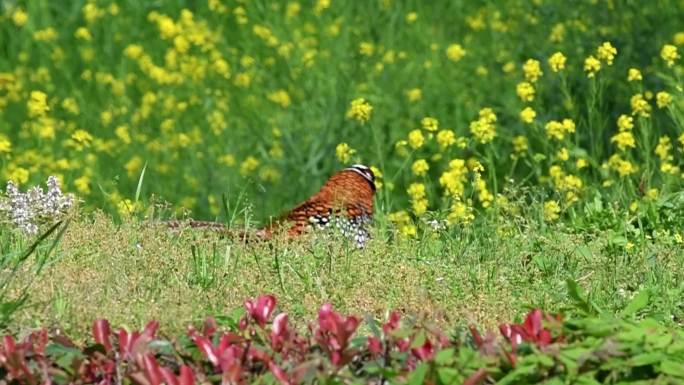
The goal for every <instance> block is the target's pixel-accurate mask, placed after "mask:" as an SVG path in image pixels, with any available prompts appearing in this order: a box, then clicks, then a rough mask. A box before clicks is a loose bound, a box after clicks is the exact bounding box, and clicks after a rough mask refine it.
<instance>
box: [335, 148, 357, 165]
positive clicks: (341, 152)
mask: <svg viewBox="0 0 684 385" xmlns="http://www.w3.org/2000/svg"><path fill="white" fill-rule="evenodd" d="M355 154H356V150H354V149H353V148H351V147H350V146H349V145H348V144H347V143H340V144H338V145H337V147H335V155H336V156H337V159H338V160H339V161H340V163H343V164H348V163H349V161H350V160H351V158H352V156H354V155H355Z"/></svg>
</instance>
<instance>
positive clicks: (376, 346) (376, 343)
mask: <svg viewBox="0 0 684 385" xmlns="http://www.w3.org/2000/svg"><path fill="white" fill-rule="evenodd" d="M368 351H370V352H371V354H372V355H374V356H377V355H379V354H380V353H382V342H380V339H379V338H377V337H374V336H369V337H368Z"/></svg>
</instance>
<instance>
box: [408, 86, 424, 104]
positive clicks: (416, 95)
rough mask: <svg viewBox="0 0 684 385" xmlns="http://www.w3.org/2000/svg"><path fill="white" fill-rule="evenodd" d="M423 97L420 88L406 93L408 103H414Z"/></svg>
mask: <svg viewBox="0 0 684 385" xmlns="http://www.w3.org/2000/svg"><path fill="white" fill-rule="evenodd" d="M422 97H423V92H422V91H421V89H420V88H412V89H410V90H407V91H406V98H407V99H408V100H409V102H415V101H417V100H420V99H421V98H422Z"/></svg>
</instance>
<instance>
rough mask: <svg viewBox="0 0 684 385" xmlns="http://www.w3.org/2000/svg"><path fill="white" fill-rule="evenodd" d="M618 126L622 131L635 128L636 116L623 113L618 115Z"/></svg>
mask: <svg viewBox="0 0 684 385" xmlns="http://www.w3.org/2000/svg"><path fill="white" fill-rule="evenodd" d="M617 126H618V130H620V131H630V130H631V129H632V128H634V118H632V117H631V116H628V115H625V114H622V115H620V116H619V117H618V120H617Z"/></svg>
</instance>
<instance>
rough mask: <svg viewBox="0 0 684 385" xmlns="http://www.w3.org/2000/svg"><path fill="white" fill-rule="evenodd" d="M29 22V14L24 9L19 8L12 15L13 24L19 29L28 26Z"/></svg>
mask: <svg viewBox="0 0 684 385" xmlns="http://www.w3.org/2000/svg"><path fill="white" fill-rule="evenodd" d="M27 21H28V13H26V12H25V11H24V10H23V9H21V8H17V9H15V10H14V12H13V13H12V22H13V23H14V25H16V26H17V27H23V26H24V25H26V22H27Z"/></svg>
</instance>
